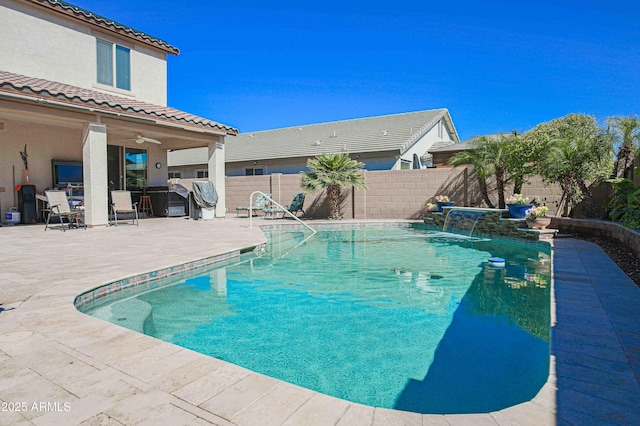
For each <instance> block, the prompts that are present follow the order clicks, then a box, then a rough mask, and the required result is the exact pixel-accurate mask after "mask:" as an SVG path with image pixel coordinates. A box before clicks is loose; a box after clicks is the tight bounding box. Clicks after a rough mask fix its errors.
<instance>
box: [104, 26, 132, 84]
mask: <svg viewBox="0 0 640 426" xmlns="http://www.w3.org/2000/svg"><path fill="white" fill-rule="evenodd" d="M96 43H97V44H96V48H97V49H96V51H97V64H98V83H100V84H104V85H107V86H114V87H117V88H118V89H122V90H131V58H130V55H131V49H129V48H128V47H124V46H120V45H119V44H114V43H110V42H108V41H104V40H100V39H96ZM114 83H115V84H114Z"/></svg>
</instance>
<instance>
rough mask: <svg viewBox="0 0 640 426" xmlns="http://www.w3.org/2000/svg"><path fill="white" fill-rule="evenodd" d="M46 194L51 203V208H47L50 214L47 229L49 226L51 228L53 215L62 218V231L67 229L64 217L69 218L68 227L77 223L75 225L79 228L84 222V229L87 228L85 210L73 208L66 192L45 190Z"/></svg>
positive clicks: (45, 228)
mask: <svg viewBox="0 0 640 426" xmlns="http://www.w3.org/2000/svg"><path fill="white" fill-rule="evenodd" d="M44 194H45V196H46V197H47V203H48V204H49V208H48V209H47V210H46V211H47V213H48V214H47V223H46V224H45V226H44V230H45V231H46V230H47V228H49V222H50V221H51V216H58V217H59V218H60V226H62V232H64V231H66V229H65V226H64V219H67V220H68V222H69V224H68V227H71V226H72V225H74V224H75V226H76V227H78V228H79V227H80V223H82V227H83V228H84V229H87V225H85V223H84V211H83V210H82V209H81V208H75V209H73V208H71V205H70V204H69V199H68V198H67V193H66V192H64V191H58V190H56V191H45V192H44Z"/></svg>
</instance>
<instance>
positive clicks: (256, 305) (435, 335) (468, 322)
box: [88, 227, 550, 413]
mask: <svg viewBox="0 0 640 426" xmlns="http://www.w3.org/2000/svg"><path fill="white" fill-rule="evenodd" d="M267 237H268V241H269V242H268V244H267V248H266V250H265V252H264V253H263V254H262V255H260V256H256V255H253V254H252V255H243V257H242V258H241V260H240V261H236V262H232V263H228V264H226V265H224V266H222V267H218V268H214V269H207V270H203V271H199V272H193V273H192V274H191V276H190V277H188V278H185V279H181V280H178V281H177V282H174V283H171V284H168V283H167V285H166V286H163V287H162V288H159V289H157V290H154V291H151V292H148V293H144V294H139V295H136V296H135V297H129V298H126V299H123V300H117V301H115V302H111V303H110V304H108V305H102V306H94V307H92V308H91V309H90V311H89V312H88V313H90V314H91V315H94V316H97V317H100V318H103V319H106V320H109V321H112V322H114V323H116V324H120V325H124V326H127V327H129V328H132V329H135V330H138V331H141V332H144V333H146V334H149V335H152V336H155V337H157V338H160V339H163V340H166V341H169V342H172V343H175V344H177V345H180V346H184V347H187V348H190V349H193V350H196V351H198V352H201V353H204V354H207V355H211V356H214V357H216V358H220V359H223V360H225V361H228V362H231V363H234V364H237V365H240V366H242V367H245V368H248V369H250V370H253V371H256V372H259V373H263V374H266V375H269V376H272V377H275V378H278V379H281V380H284V381H287V382H290V383H294V384H297V385H300V386H303V387H306V388H309V389H313V390H316V391H319V392H322V393H325V394H328V395H333V396H337V397H340V398H344V399H347V400H350V401H354V402H358V403H362V404H367V405H371V406H376V407H386V408H396V409H401V410H406V411H413V412H419V413H472V412H487V411H494V410H499V409H502V408H505V407H508V406H511V405H514V404H518V403H521V402H524V401H527V400H529V399H531V398H532V397H534V396H535V395H536V393H537V392H538V391H539V390H540V388H541V387H542V385H543V384H544V383H545V382H546V379H547V375H548V370H549V287H550V284H549V283H550V279H549V277H550V261H549V252H548V251H546V252H545V251H539V250H538V248H537V247H533V246H530V245H525V244H516V243H506V242H501V241H497V240H474V239H468V238H462V237H457V236H453V235H447V234H442V233H434V232H430V231H426V230H423V229H420V228H419V227H412V228H388V227H387V228H372V229H353V230H329V231H320V232H319V233H318V234H316V235H314V236H312V237H309V233H308V232H302V231H294V232H291V231H271V232H268V233H267ZM495 256H499V257H502V258H504V259H505V260H506V267H505V268H504V269H495V268H492V267H490V266H489V265H488V262H487V260H488V259H489V258H490V257H495Z"/></svg>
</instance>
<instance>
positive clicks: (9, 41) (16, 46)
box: [0, 0, 167, 106]
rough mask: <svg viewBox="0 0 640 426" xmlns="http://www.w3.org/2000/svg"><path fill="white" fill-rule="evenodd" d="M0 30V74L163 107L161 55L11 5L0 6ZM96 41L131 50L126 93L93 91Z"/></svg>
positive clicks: (3, 0)
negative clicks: (129, 88)
mask: <svg viewBox="0 0 640 426" xmlns="http://www.w3.org/2000/svg"><path fill="white" fill-rule="evenodd" d="M0 27H1V28H2V37H0V52H2V55H0V70H3V71H8V72H12V73H15V74H22V75H26V76H30V77H37V78H42V79H46V80H51V81H56V82H59V83H65V84H70V85H73V86H78V87H81V88H84V89H89V90H100V91H105V92H108V93H112V94H115V95H120V96H131V97H134V98H136V99H138V100H141V101H145V102H149V103H153V104H157V105H163V106H164V105H166V104H167V65H166V55H165V53H164V52H162V51H160V50H155V49H153V48H151V47H147V46H146V45H143V44H139V43H136V42H135V41H133V40H130V39H127V38H120V37H118V36H117V35H116V34H112V33H107V32H105V33H99V32H95V31H93V30H92V27H91V26H90V25H89V24H86V25H85V24H83V23H82V22H81V21H77V20H75V19H71V18H66V17H64V16H57V14H56V13H55V12H52V11H48V10H46V9H44V8H39V7H33V6H29V5H25V4H22V3H18V2H15V1H10V0H0ZM96 36H99V38H102V39H104V40H106V41H111V42H115V43H118V44H120V45H122V46H125V47H128V48H130V49H131V91H130V92H129V91H123V90H120V89H115V88H109V87H108V86H103V85H97V83H96V81H97V70H96V68H97V65H96ZM151 76H153V78H150V77H151Z"/></svg>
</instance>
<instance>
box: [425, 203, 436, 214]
mask: <svg viewBox="0 0 640 426" xmlns="http://www.w3.org/2000/svg"><path fill="white" fill-rule="evenodd" d="M425 209H427V211H428V212H433V211H437V210H438V206H437V205H435V204H433V203H427V204H426V206H425Z"/></svg>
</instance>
